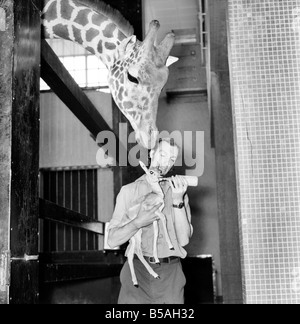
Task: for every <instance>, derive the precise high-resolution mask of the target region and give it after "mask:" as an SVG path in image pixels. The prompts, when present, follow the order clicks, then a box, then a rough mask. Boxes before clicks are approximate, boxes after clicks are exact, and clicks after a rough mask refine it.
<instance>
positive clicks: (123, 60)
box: [109, 21, 175, 149]
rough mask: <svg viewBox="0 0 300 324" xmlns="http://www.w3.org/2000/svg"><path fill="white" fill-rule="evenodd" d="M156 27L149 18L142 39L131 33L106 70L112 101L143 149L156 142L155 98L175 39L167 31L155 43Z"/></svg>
mask: <svg viewBox="0 0 300 324" xmlns="http://www.w3.org/2000/svg"><path fill="white" fill-rule="evenodd" d="M159 27H160V24H159V22H158V21H152V22H151V24H150V30H149V32H148V34H147V36H146V39H145V40H144V42H140V41H138V40H137V39H136V37H135V36H131V37H129V38H126V39H124V40H123V41H122V42H121V44H120V45H119V47H118V50H117V51H116V55H115V61H114V63H113V64H112V66H111V69H110V71H109V85H110V89H111V92H112V95H113V97H114V99H115V102H116V104H117V105H118V107H119V108H120V109H121V111H122V112H123V114H124V115H125V116H126V118H127V119H128V120H129V122H130V123H131V125H132V127H133V129H134V130H135V133H136V139H137V141H138V143H139V144H141V145H142V146H143V147H145V148H147V149H152V148H153V147H154V146H155V144H156V140H157V136H158V130H157V127H156V118H157V109H158V101H159V96H160V94H161V91H162V89H163V87H164V86H165V84H166V82H167V80H168V76H169V70H168V67H167V66H166V62H167V59H168V57H169V54H170V51H171V49H172V47H173V45H174V40H175V35H174V34H173V33H169V34H168V35H167V36H166V37H165V39H164V40H163V41H162V42H161V44H159V45H158V46H156V44H155V43H156V38H157V32H158V29H159Z"/></svg>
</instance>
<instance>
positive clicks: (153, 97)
mask: <svg viewBox="0 0 300 324" xmlns="http://www.w3.org/2000/svg"><path fill="white" fill-rule="evenodd" d="M43 1H44V2H43V9H42V13H41V18H42V26H43V31H44V36H45V38H50V39H52V38H62V39H66V40H70V41H72V42H76V43H78V44H80V45H81V46H83V47H84V48H85V49H86V50H87V51H89V52H91V53H92V54H94V55H96V56H97V57H98V58H99V59H100V60H102V62H103V63H104V64H105V65H106V67H107V69H108V71H109V76H108V84H109V88H110V91H111V93H112V96H113V98H114V100H115V103H116V105H117V106H118V108H119V109H120V110H121V112H122V113H123V114H124V115H125V117H126V118H127V119H128V121H129V122H130V124H131V125H132V127H133V129H134V131H135V136H136V140H137V142H138V143H139V144H140V145H141V146H143V147H145V148H147V149H152V148H153V147H154V146H155V143H156V140H157V136H158V130H157V126H156V119H157V110H158V100H159V96H160V94H161V91H162V89H163V87H164V86H165V84H166V82H167V79H168V76H169V70H168V67H167V66H166V62H167V59H168V57H169V55H170V51H171V49H172V47H173V45H174V41H175V35H174V34H173V33H172V32H171V33H169V34H167V35H166V37H165V38H164V39H163V41H162V42H161V43H160V44H157V33H158V30H159V28H160V24H159V22H158V21H156V20H153V21H152V22H151V23H150V28H149V32H148V34H147V36H146V38H145V40H144V41H143V42H141V41H139V40H138V39H137V37H136V36H135V35H134V31H133V28H132V26H131V25H130V24H129V22H128V21H126V20H125V18H124V17H123V16H122V15H121V14H120V12H118V11H116V10H114V9H112V8H111V7H110V6H108V5H107V4H105V3H104V2H102V1H99V0H94V1H92V0H43Z"/></svg>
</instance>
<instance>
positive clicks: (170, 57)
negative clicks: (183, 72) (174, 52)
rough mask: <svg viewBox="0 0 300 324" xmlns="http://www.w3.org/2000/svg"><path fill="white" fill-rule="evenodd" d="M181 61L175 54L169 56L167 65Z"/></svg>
mask: <svg viewBox="0 0 300 324" xmlns="http://www.w3.org/2000/svg"><path fill="white" fill-rule="evenodd" d="M178 61H179V58H178V57H175V56H169V58H168V60H167V64H166V65H167V67H169V66H171V65H172V64H174V63H176V62H178Z"/></svg>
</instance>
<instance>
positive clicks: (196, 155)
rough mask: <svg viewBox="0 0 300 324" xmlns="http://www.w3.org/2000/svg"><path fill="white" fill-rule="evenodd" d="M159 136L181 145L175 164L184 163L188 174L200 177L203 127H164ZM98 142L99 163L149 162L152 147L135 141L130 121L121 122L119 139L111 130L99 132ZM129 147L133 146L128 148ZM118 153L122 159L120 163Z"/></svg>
mask: <svg viewBox="0 0 300 324" xmlns="http://www.w3.org/2000/svg"><path fill="white" fill-rule="evenodd" d="M158 138H161V139H164V138H169V139H172V140H174V142H175V143H176V146H178V148H179V155H178V159H177V161H176V164H175V167H184V168H185V169H186V175H193V176H198V177H201V176H202V175H203V173H204V159H205V153H204V149H205V147H204V146H205V140H204V132H202V131H196V132H193V131H185V132H181V131H173V132H172V133H169V132H168V131H163V132H160V133H159V136H158ZM96 142H97V144H98V146H99V147H100V148H99V150H98V152H97V156H96V160H97V163H98V165H100V166H102V167H107V166H117V165H119V166H121V167H127V166H129V165H130V166H132V167H138V166H139V162H140V161H143V162H144V163H147V161H148V157H149V151H148V150H147V149H145V148H143V147H141V146H140V145H138V144H137V143H136V139H135V133H134V132H131V133H129V131H128V125H127V123H120V125H119V139H117V137H116V135H115V134H114V133H113V132H112V131H103V132H100V133H99V134H98V136H97V139H96ZM129 147H130V149H129ZM117 157H118V161H119V163H117V161H116V160H117Z"/></svg>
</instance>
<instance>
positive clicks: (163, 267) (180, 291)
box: [108, 139, 193, 304]
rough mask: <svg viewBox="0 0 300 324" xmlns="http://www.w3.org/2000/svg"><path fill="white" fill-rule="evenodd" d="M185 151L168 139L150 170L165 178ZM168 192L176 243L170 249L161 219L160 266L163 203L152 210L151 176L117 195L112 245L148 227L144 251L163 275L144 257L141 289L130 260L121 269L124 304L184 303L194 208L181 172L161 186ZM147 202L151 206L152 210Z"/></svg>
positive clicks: (169, 225) (168, 215) (153, 155)
mask: <svg viewBox="0 0 300 324" xmlns="http://www.w3.org/2000/svg"><path fill="white" fill-rule="evenodd" d="M178 155H179V148H178V146H176V145H175V143H174V142H173V141H172V140H170V139H162V140H160V142H159V143H158V145H157V147H156V148H154V149H153V150H152V151H151V153H150V157H151V165H150V170H156V171H158V172H159V173H160V174H161V176H162V177H164V176H166V175H167V174H168V172H169V171H170V170H171V169H172V167H173V166H174V165H175V162H176V160H177V158H178ZM161 187H162V190H163V192H164V194H165V200H164V202H165V207H164V210H163V213H164V215H165V216H166V219H167V229H168V233H169V236H170V239H171V242H172V244H173V246H174V250H170V249H169V246H168V245H167V243H166V240H165V238H164V234H163V233H164V232H163V228H162V225H161V223H160V222H159V238H158V243H157V244H158V257H159V259H160V263H161V264H160V265H157V264H155V262H154V260H153V222H154V221H156V220H159V217H158V216H157V215H155V212H156V211H157V210H158V209H159V208H160V207H161V206H162V204H161V203H160V204H158V205H155V206H153V208H151V209H150V210H149V207H148V206H149V199H148V197H149V194H150V193H151V192H152V190H151V187H150V185H149V183H148V182H147V179H146V176H143V177H141V178H140V179H138V180H137V181H136V182H134V183H132V184H129V185H127V186H125V187H123V188H122V189H121V192H120V194H119V195H118V198H117V204H116V208H115V212H114V215H113V218H112V221H111V223H110V227H109V234H108V244H109V246H110V247H111V248H114V247H117V246H120V245H123V244H124V243H126V242H128V241H129V240H130V238H131V237H132V236H134V235H135V234H136V233H137V232H138V231H139V230H140V229H142V231H143V234H142V251H143V255H144V256H145V259H146V260H147V262H149V264H150V265H151V267H152V268H153V270H154V271H155V272H156V273H157V274H158V275H159V276H160V279H154V278H153V277H152V276H151V275H150V274H149V273H148V271H147V270H146V268H145V267H144V265H143V264H142V263H141V262H140V261H139V260H138V259H135V260H134V267H135V272H136V275H137V279H138V282H139V288H136V287H134V286H133V284H132V280H131V273H130V269H129V265H128V262H126V264H125V265H124V267H123V269H122V272H121V284H122V288H121V292H120V296H119V304H183V303H184V287H185V284H186V279H185V276H184V273H183V271H182V266H181V261H180V258H185V257H186V256H187V252H186V251H185V249H184V247H185V246H186V245H188V243H189V240H190V238H191V236H192V232H193V228H192V225H191V211H190V207H189V202H188V197H187V194H186V191H187V187H188V186H187V183H186V181H185V180H184V178H182V177H180V176H176V177H172V178H171V181H169V182H163V183H162V184H161ZM137 202H139V203H141V208H140V210H139V212H138V215H137V216H136V218H135V219H134V220H132V221H131V222H129V223H128V224H127V225H125V226H122V220H124V219H125V217H126V214H127V212H128V211H129V209H130V208H131V207H132V206H135V205H136V204H137ZM146 206H147V208H146Z"/></svg>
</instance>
